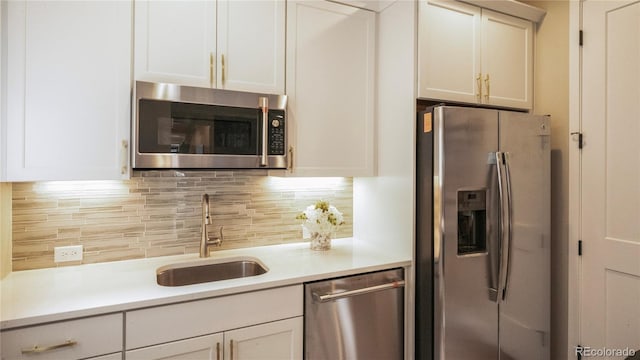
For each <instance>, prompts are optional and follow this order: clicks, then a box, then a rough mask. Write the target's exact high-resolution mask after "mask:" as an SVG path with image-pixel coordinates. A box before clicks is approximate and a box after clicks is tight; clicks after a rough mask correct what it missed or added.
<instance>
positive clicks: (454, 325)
mask: <svg viewBox="0 0 640 360" xmlns="http://www.w3.org/2000/svg"><path fill="white" fill-rule="evenodd" d="M497 150H498V112H497V111H495V110H488V109H471V108H458V107H437V108H435V110H434V164H433V166H434V169H433V170H434V184H433V185H434V194H433V198H434V208H433V211H434V249H433V251H434V355H435V356H434V358H435V359H478V360H483V359H487V360H495V359H497V358H498V305H497V303H496V302H495V291H493V292H492V291H491V288H495V287H496V282H497V280H496V276H495V275H494V274H496V268H495V267H496V265H495V264H496V258H495V255H494V254H496V253H497V234H496V231H497V225H496V221H497V215H496V214H497V201H496V198H497V194H496V190H494V188H495V184H496V175H495V174H496V165H495V152H496V151H497Z"/></svg>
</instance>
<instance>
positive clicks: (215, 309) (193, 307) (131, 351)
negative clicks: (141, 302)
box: [125, 285, 303, 360]
mask: <svg viewBox="0 0 640 360" xmlns="http://www.w3.org/2000/svg"><path fill="white" fill-rule="evenodd" d="M302 301H303V295H302V285H294V286H287V287H282V288H276V289H267V290H260V291H254V292H249V293H244V294H237V295H230V296H222V297H217V298H212V299H205V300H197V301H192V302H186V303H180V304H172V305H165V306H158V307H153V308H148V309H142V310H134V311H129V312H127V313H126V320H125V328H126V350H127V351H126V353H125V358H126V359H128V360H131V359H145V360H147V359H196V360H197V359H216V360H222V359H224V360H240V359H267V360H268V359H278V360H281V359H292V360H293V359H302V328H303V320H302V319H303V317H302V315H303V303H302Z"/></svg>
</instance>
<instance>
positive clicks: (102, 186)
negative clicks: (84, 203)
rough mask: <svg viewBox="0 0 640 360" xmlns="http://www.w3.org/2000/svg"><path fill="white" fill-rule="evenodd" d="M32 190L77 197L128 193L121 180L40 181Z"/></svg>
mask: <svg viewBox="0 0 640 360" xmlns="http://www.w3.org/2000/svg"><path fill="white" fill-rule="evenodd" d="M33 190H34V191H35V192H37V193H40V194H51V195H73V196H78V197H92V196H96V195H105V194H120V193H126V194H128V193H129V189H128V187H127V185H126V184H125V182H124V181H121V180H92V181H42V182H38V183H35V184H34V186H33Z"/></svg>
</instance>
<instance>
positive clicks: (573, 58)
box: [567, 0, 583, 359]
mask: <svg viewBox="0 0 640 360" xmlns="http://www.w3.org/2000/svg"><path fill="white" fill-rule="evenodd" d="M582 1H583V0H579V1H570V4H569V44H570V47H569V129H570V131H569V132H570V133H574V132H581V131H582V48H581V47H580V45H579V41H580V38H579V37H580V30H581V29H582ZM569 136H571V139H572V141H570V142H569V221H568V223H569V229H568V230H569V239H568V241H569V244H568V250H569V251H568V261H567V266H568V271H567V274H568V279H567V284H568V295H567V307H568V308H567V332H568V334H567V359H575V358H576V352H575V348H576V346H577V345H578V344H580V339H581V335H580V321H581V319H580V304H581V301H580V300H581V299H580V287H581V284H580V283H581V273H582V259H581V258H580V256H579V255H578V241H579V240H580V238H581V227H582V215H581V201H580V193H581V184H582V178H581V168H582V166H581V161H582V158H581V153H580V149H579V148H578V146H577V142H576V141H577V136H576V135H569Z"/></svg>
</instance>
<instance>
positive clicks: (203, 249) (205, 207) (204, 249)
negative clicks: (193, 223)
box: [200, 194, 224, 258]
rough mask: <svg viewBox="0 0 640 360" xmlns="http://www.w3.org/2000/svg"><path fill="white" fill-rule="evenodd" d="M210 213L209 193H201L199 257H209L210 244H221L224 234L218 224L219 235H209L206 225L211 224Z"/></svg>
mask: <svg viewBox="0 0 640 360" xmlns="http://www.w3.org/2000/svg"><path fill="white" fill-rule="evenodd" d="M211 223H212V221H211V215H210V214H209V195H208V194H204V195H202V228H201V233H200V235H201V236H200V257H201V258H204V257H209V247H210V246H220V245H222V240H223V239H224V235H223V234H222V228H223V227H222V226H220V236H211V235H209V231H208V230H209V229H208V225H211Z"/></svg>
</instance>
